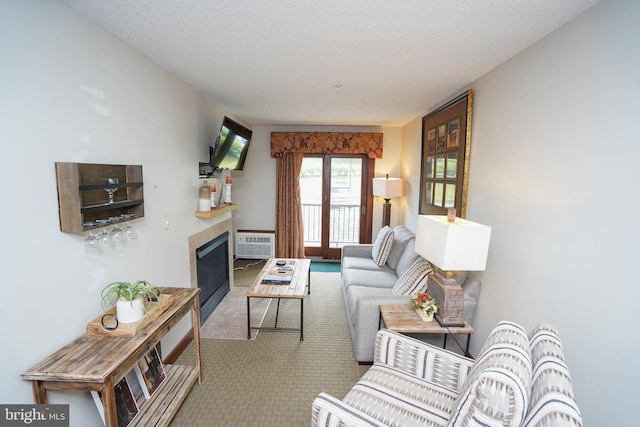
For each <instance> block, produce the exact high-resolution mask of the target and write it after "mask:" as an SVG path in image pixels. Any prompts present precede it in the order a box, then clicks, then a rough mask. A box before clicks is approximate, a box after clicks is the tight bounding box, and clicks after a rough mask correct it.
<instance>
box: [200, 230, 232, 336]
mask: <svg viewBox="0 0 640 427" xmlns="http://www.w3.org/2000/svg"><path fill="white" fill-rule="evenodd" d="M196 270H197V277H198V287H199V288H200V324H203V323H204V321H205V320H207V318H208V317H209V316H210V315H211V313H213V310H215V308H216V307H217V306H218V304H220V301H222V299H223V298H224V296H225V295H226V294H227V293H228V292H229V233H228V232H226V231H225V232H224V233H222V234H221V235H219V236H218V237H216V238H215V239H213V240H211V241H210V242H207V243H205V244H204V245H202V246H200V247H199V248H197V249H196Z"/></svg>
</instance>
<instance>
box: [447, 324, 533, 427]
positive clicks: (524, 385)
mask: <svg viewBox="0 0 640 427" xmlns="http://www.w3.org/2000/svg"><path fill="white" fill-rule="evenodd" d="M530 393H531V354H530V350H529V339H528V337H527V334H526V332H525V330H524V329H523V328H522V327H521V326H519V325H517V324H515V323H512V322H500V323H498V325H497V326H496V327H495V328H494V330H493V331H492V332H491V334H490V335H489V337H488V338H487V340H486V341H485V343H484V345H483V346H482V349H481V350H480V354H479V356H478V358H477V359H476V361H475V363H474V365H473V367H472V368H471V371H470V372H469V376H468V377H467V379H466V381H465V383H464V384H463V385H462V388H461V389H460V394H459V395H458V398H457V399H456V407H455V410H454V411H453V413H452V415H451V420H450V423H449V426H452V427H455V426H519V425H520V424H521V423H522V421H523V420H524V417H525V415H526V411H527V408H528V406H529V398H530Z"/></svg>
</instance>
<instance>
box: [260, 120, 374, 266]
mask: <svg viewBox="0 0 640 427" xmlns="http://www.w3.org/2000/svg"><path fill="white" fill-rule="evenodd" d="M305 153H313V154H322V153H341V154H366V155H367V156H369V157H370V158H372V159H380V158H382V133H381V132H271V157H275V158H276V257H278V258H304V257H305V255H304V224H303V223H302V200H301V196H300V182H299V178H300V171H301V170H302V158H303V156H304V154H305Z"/></svg>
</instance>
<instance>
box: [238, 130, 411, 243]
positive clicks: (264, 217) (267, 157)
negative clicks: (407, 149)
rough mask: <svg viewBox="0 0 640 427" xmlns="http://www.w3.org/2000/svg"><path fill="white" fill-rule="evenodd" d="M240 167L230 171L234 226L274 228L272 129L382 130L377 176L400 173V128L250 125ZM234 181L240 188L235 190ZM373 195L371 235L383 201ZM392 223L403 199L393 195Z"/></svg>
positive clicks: (398, 219)
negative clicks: (381, 145) (245, 155)
mask: <svg viewBox="0 0 640 427" xmlns="http://www.w3.org/2000/svg"><path fill="white" fill-rule="evenodd" d="M252 130H253V136H252V138H251V146H250V147H249V152H248V153H247V159H246V163H245V167H244V170H243V171H233V172H232V176H233V183H234V189H233V193H232V194H233V202H234V203H237V204H238V208H237V210H236V211H234V216H233V221H234V225H233V226H234V230H238V229H242V230H274V229H275V223H276V205H275V199H276V188H275V185H276V160H275V159H273V158H271V132H382V133H383V143H384V147H383V158H382V159H376V171H375V173H376V176H384V175H385V174H386V173H389V174H390V175H391V176H400V173H401V171H400V159H401V149H402V129H401V128H394V127H353V126H266V125H259V126H253V128H252ZM236 183H237V184H238V186H242V190H236V188H235V187H236ZM383 202H384V200H382V199H380V198H377V197H376V198H375V199H374V206H373V208H374V210H373V236H375V235H376V234H377V232H378V230H379V229H380V228H381V221H382V203H383ZM391 203H392V205H393V206H392V210H391V225H392V226H393V225H395V224H399V223H402V219H401V217H400V215H401V214H402V212H403V209H402V208H401V206H402V203H403V199H393V200H392V201H391Z"/></svg>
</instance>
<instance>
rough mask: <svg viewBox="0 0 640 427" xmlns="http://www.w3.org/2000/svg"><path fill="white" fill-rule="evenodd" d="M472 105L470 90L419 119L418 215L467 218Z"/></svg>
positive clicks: (471, 92)
mask: <svg viewBox="0 0 640 427" xmlns="http://www.w3.org/2000/svg"><path fill="white" fill-rule="evenodd" d="M472 104H473V90H471V89H469V90H467V91H466V92H464V93H463V94H461V95H458V96H457V97H455V98H453V99H451V100H450V101H448V102H446V103H445V104H443V105H442V106H440V107H438V108H436V109H435V110H434V111H432V112H431V113H429V114H427V115H426V116H424V117H423V118H422V157H421V167H420V204H419V208H418V213H419V214H420V215H446V214H447V210H448V209H449V208H455V209H456V212H457V216H459V217H461V218H465V217H466V213H467V190H468V187H469V157H470V151H471V116H472Z"/></svg>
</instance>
